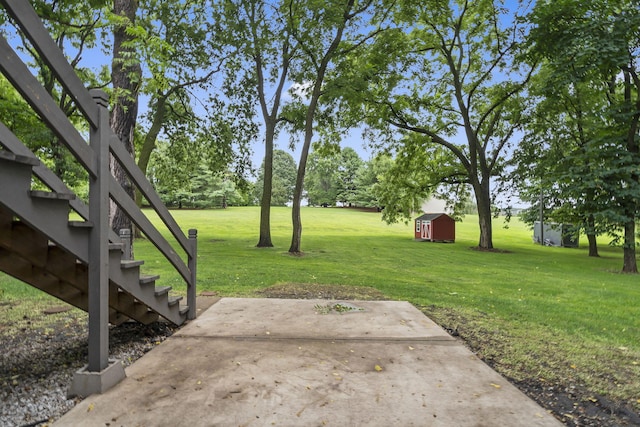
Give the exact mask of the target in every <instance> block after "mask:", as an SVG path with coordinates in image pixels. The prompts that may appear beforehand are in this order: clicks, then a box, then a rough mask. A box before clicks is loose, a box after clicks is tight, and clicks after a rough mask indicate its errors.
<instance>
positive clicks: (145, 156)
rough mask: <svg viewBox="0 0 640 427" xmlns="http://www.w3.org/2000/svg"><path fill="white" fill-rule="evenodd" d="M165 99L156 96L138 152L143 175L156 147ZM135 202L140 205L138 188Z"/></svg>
mask: <svg viewBox="0 0 640 427" xmlns="http://www.w3.org/2000/svg"><path fill="white" fill-rule="evenodd" d="M166 101H167V98H166V96H163V95H161V96H160V97H158V100H157V103H156V111H155V113H154V115H153V121H152V123H151V127H150V128H149V132H147V135H146V136H145V137H144V141H143V143H142V148H141V149H140V153H139V154H138V167H139V168H140V170H141V171H142V173H143V174H144V175H145V176H146V175H147V169H148V168H149V161H150V160H151V153H153V150H155V148H156V141H157V140H158V135H159V134H160V131H161V130H162V126H163V124H164V118H165V113H166V110H165V104H166ZM136 203H137V204H138V206H142V193H140V191H139V190H137V191H136Z"/></svg>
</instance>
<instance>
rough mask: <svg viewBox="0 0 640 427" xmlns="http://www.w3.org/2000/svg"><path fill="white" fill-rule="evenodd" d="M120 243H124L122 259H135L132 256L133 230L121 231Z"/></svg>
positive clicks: (125, 229) (124, 229)
mask: <svg viewBox="0 0 640 427" xmlns="http://www.w3.org/2000/svg"><path fill="white" fill-rule="evenodd" d="M120 241H121V242H122V259H133V257H132V256H131V230H130V229H128V228H121V229H120Z"/></svg>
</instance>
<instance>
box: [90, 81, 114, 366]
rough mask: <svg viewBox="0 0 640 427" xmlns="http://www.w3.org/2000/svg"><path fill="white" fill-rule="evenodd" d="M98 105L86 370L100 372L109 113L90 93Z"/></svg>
mask: <svg viewBox="0 0 640 427" xmlns="http://www.w3.org/2000/svg"><path fill="white" fill-rule="evenodd" d="M91 95H92V96H93V99H94V100H95V101H96V103H97V104H98V109H99V116H98V128H96V129H91V137H90V145H91V148H92V149H93V151H94V153H95V154H96V157H95V158H96V169H95V170H96V178H94V179H91V178H90V180H89V220H90V221H91V223H92V224H93V227H92V228H91V232H90V237H89V272H88V273H89V367H88V371H90V372H99V371H102V370H103V369H105V368H106V367H107V366H108V362H109V133H108V132H107V131H108V129H109V111H108V110H107V106H108V105H109V104H108V98H107V94H106V93H105V92H104V91H101V90H93V91H91Z"/></svg>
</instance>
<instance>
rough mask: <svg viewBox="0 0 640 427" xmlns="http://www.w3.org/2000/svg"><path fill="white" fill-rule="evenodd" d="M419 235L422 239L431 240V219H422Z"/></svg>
mask: <svg viewBox="0 0 640 427" xmlns="http://www.w3.org/2000/svg"><path fill="white" fill-rule="evenodd" d="M420 237H421V238H423V239H427V240H431V221H422V228H421V230H420Z"/></svg>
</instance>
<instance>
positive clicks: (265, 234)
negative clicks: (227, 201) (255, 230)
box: [256, 121, 276, 248]
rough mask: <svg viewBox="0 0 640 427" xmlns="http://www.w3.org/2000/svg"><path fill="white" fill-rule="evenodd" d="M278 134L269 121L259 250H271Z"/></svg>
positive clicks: (265, 145) (261, 202)
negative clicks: (275, 144) (275, 140)
mask: <svg viewBox="0 0 640 427" xmlns="http://www.w3.org/2000/svg"><path fill="white" fill-rule="evenodd" d="M275 132H276V123H275V121H267V125H266V134H265V142H264V179H263V183H262V200H261V201H260V239H259V240H258V244H257V245H256V246H257V247H259V248H271V247H273V242H272V241H271V190H272V186H273V138H274V136H275Z"/></svg>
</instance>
